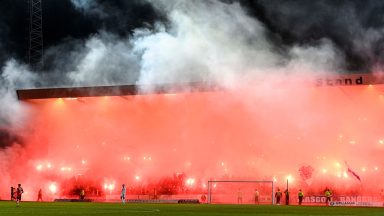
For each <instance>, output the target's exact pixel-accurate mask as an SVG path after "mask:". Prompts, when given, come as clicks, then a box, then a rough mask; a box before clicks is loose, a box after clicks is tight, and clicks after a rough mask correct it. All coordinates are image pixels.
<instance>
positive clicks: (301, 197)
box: [297, 189, 304, 205]
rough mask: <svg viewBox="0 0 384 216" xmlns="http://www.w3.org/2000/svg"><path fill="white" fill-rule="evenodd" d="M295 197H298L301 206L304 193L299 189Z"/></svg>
mask: <svg viewBox="0 0 384 216" xmlns="http://www.w3.org/2000/svg"><path fill="white" fill-rule="evenodd" d="M297 196H298V197H299V205H301V203H303V197H304V193H303V191H302V190H301V189H300V190H299V193H298V194H297Z"/></svg>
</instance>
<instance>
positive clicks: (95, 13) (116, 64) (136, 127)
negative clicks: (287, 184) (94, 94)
mask: <svg viewBox="0 0 384 216" xmlns="http://www.w3.org/2000/svg"><path fill="white" fill-rule="evenodd" d="M71 2H72V3H73V5H74V6H75V7H76V8H77V9H78V10H80V11H81V12H82V13H84V14H85V15H84V16H85V17H88V16H89V17H92V18H93V19H96V20H98V19H100V20H102V23H103V24H105V25H104V26H100V27H99V29H98V31H97V33H94V34H91V35H89V36H88V38H86V39H73V38H67V39H65V40H63V41H60V43H59V44H56V45H54V46H50V47H49V48H48V49H47V50H46V51H45V53H46V59H47V63H48V66H47V68H48V69H47V70H48V71H45V73H36V72H30V71H28V69H27V67H26V66H24V65H23V63H18V62H17V61H15V60H10V61H8V62H7V63H6V64H5V66H4V67H3V69H2V73H1V80H0V81H1V83H2V87H1V88H0V95H1V103H0V110H1V113H0V123H1V126H0V127H1V128H4V129H2V130H1V131H0V139H1V140H0V147H1V148H4V149H5V150H3V151H2V152H1V154H0V164H1V169H0V175H2V176H4V177H5V178H4V179H0V183H1V184H2V185H11V184H13V185H15V184H16V183H18V182H19V181H20V182H27V183H26V186H27V187H29V188H31V191H37V189H38V187H42V186H39V185H37V183H38V182H46V181H49V182H48V183H51V182H50V181H54V180H53V179H56V180H57V179H65V180H68V179H71V178H75V179H76V181H78V179H81V178H82V176H93V177H94V179H95V180H97V181H101V182H103V183H106V184H110V183H116V184H117V185H116V186H117V187H118V185H119V184H120V183H122V182H126V183H129V184H130V185H136V186H137V185H138V184H147V185H148V184H155V183H156V182H157V181H159V179H162V178H165V177H167V176H172V175H173V174H175V173H184V174H185V175H188V176H190V177H194V178H197V179H199V180H200V181H202V182H204V181H207V180H208V179H210V178H227V179H237V178H257V179H273V178H277V179H278V181H279V184H281V182H284V181H282V179H283V178H285V177H286V176H287V175H296V177H297V178H299V176H300V175H299V170H300V168H301V167H307V166H309V165H310V166H311V167H314V170H315V171H314V174H313V175H312V173H311V174H310V175H309V174H308V175H305V176H311V177H312V176H313V177H312V178H314V179H315V181H314V182H315V183H318V184H320V183H319V182H324V177H323V176H321V174H322V172H323V170H325V169H326V168H325V167H332V166H333V165H334V164H333V163H343V161H344V160H348V161H351V162H349V164H350V165H351V166H367V167H368V166H370V167H372V166H381V165H382V164H378V165H377V164H376V163H377V162H378V161H379V156H378V153H376V152H380V151H382V150H383V149H382V147H383V146H380V141H378V140H380V139H383V138H384V137H381V138H379V136H381V135H380V131H378V130H379V129H378V127H377V124H376V123H378V122H379V121H377V122H376V121H374V122H373V123H369V124H368V123H367V124H365V123H364V122H365V121H366V120H367V119H374V118H376V117H377V116H381V112H380V110H379V109H377V110H376V109H373V110H370V109H368V108H367V107H368V105H367V107H365V106H364V105H360V104H359V102H358V101H355V100H362V101H364V102H366V104H370V105H372V106H376V105H377V104H376V103H377V101H376V100H375V101H374V99H372V98H373V97H374V96H375V94H372V95H371V94H367V95H362V96H361V95H359V96H356V97H355V96H351V95H349V93H350V92H349V91H347V92H342V91H339V90H338V89H336V90H330V89H328V88H324V89H322V90H319V91H321V92H318V91H317V90H316V89H315V90H314V89H313V88H309V87H308V86H306V85H302V83H303V82H304V83H309V85H310V84H311V82H312V81H313V79H314V77H317V76H326V75H332V74H336V73H338V72H341V71H345V70H346V69H347V68H353V67H354V66H353V65H351V64H352V63H351V62H350V60H351V58H352V59H353V57H356V56H355V55H353V56H352V57H351V55H350V52H346V51H345V50H346V49H349V48H347V47H350V49H351V50H352V52H353V53H359V55H357V58H358V59H364V60H367V64H369V65H373V64H375V63H380V61H379V56H377V55H375V54H374V52H373V51H372V50H374V49H373V48H374V47H377V46H375V44H376V43H379V41H380V40H381V36H380V34H379V33H380V32H381V31H382V30H381V29H380V28H371V29H366V27H365V26H364V25H363V24H361V23H360V21H359V20H360V19H357V17H356V16H357V14H358V13H356V12H355V10H354V9H351V8H352V6H351V5H349V4H347V5H346V6H345V7H342V10H341V11H342V12H343V14H344V13H345V14H348V15H350V16H348V17H345V16H343V17H341V18H339V13H337V12H335V11H334V10H336V9H334V8H336V7H331V6H329V5H328V4H320V3H318V4H316V5H317V6H319V7H322V8H324V10H323V11H324V13H326V14H335V16H338V18H334V16H331V17H328V19H326V20H335V22H329V23H330V24H331V25H334V26H335V27H334V28H330V29H329V34H325V33H324V34H323V35H322V34H320V36H317V35H315V36H317V37H315V38H311V40H310V41H309V42H308V43H305V42H303V41H305V40H306V39H307V38H306V37H305V35H306V34H308V32H311V29H312V28H313V26H316V25H317V23H318V22H320V21H321V23H323V22H324V20H321V19H320V18H318V17H322V16H320V15H319V16H310V15H308V13H309V11H311V12H313V10H309V9H308V8H310V7H311V6H310V5H308V4H300V5H297V4H288V3H283V2H281V4H279V5H278V6H276V5H273V6H272V5H270V3H269V2H263V1H261V5H258V6H255V7H257V8H258V9H260V8H263V10H264V11H263V14H261V12H260V14H255V13H257V12H254V11H252V10H251V8H252V7H253V6H254V5H253V4H250V3H246V2H247V1H219V0H206V1H189V0H175V1H170V0H148V1H146V2H143V1H140V2H139V1H137V2H136V1H130V3H127V1H118V0H115V1H110V2H113V3H116V5H122V8H119V7H117V6H113V3H110V4H108V1H85V0H84V1H81V0H72V1H71ZM117 3H119V4H117ZM371 4H373V2H372V3H371ZM132 5H139V6H137V7H138V8H140V11H146V12H148V14H151V16H150V17H149V18H148V19H146V20H148V22H142V23H140V25H139V24H136V23H134V22H133V23H132V26H134V27H130V26H127V25H126V23H127V22H128V21H127V18H125V15H126V14H125V13H123V11H124V9H127V8H129V7H128V6H132ZM295 7H297V8H298V9H295ZM367 10H368V9H367ZM369 10H371V9H369ZM255 11H258V10H255ZM318 11H321V10H318ZM348 12H351V13H348ZM303 13H304V14H303ZM318 13H320V12H318ZM132 14H134V13H132ZM129 16H130V17H135V16H138V15H137V14H134V15H129ZM272 17H273V18H272ZM302 17H306V18H305V19H302ZM325 17H327V16H325ZM350 17H352V19H350ZM120 18H121V19H120ZM299 18H301V19H299ZM354 18H356V19H354ZM265 19H268V22H266V20H265ZM344 19H345V20H344ZM117 20H120V21H118V22H117ZM121 20H123V21H121ZM139 20H140V19H139ZM346 20H348V21H350V22H352V24H351V25H344V24H345V21H346ZM112 21H116V22H112ZM125 21H127V22H125ZM339 22H340V23H339ZM111 23H116V26H114V25H111ZM363 26H364V27H363ZM338 27H340V28H338ZM124 28H127V29H128V30H126V31H121V30H124ZM337 29H341V30H340V31H341V32H342V33H341V32H339V33H337V32H338V30H337ZM355 30H358V33H359V34H358V35H357V36H356V35H354V34H353V37H350V40H346V42H341V41H340V40H336V39H337V38H341V37H343V35H345V34H346V33H345V32H354V31H355ZM319 31H320V30H319ZM320 32H321V31H320ZM283 33H284V34H286V36H287V38H289V39H291V40H292V41H293V42H292V41H288V42H287V41H284V40H285V38H281V37H283V36H284V34H283ZM364 33H366V34H364ZM334 34H336V35H334ZM341 34H342V35H341ZM328 35H330V36H329V37H327V36H328ZM296 38H297V41H295V39H296ZM335 38H336V39H335ZM0 41H1V40H0ZM367 50H369V51H370V52H368V53H367V52H366V51H367ZM363 51H364V52H365V53H367V55H363V54H360V52H361V53H363ZM380 53H381V52H380ZM365 56H366V58H367V59H365ZM346 59H347V61H346ZM356 67H357V66H356ZM362 67H363V68H369V67H368V66H367V65H363V66H362ZM188 82H201V83H205V84H214V85H217V86H220V87H223V88H224V89H225V91H224V92H217V93H202V94H186V95H160V96H148V97H142V96H138V97H122V98H109V99H107V98H101V99H100V100H98V99H95V98H90V99H77V100H71V101H68V100H67V101H66V100H54V101H53V100H47V101H46V102H36V103H24V102H19V101H17V99H16V96H15V89H18V88H32V87H36V86H47V87H53V86H91V85H116V84H139V85H145V86H146V87H145V88H143V89H141V90H142V91H150V90H151V86H153V85H156V84H165V83H167V84H173V83H188ZM352 93H353V91H352ZM352 93H351V94H352ZM376 96H377V95H376ZM368 99H372V101H370V100H368ZM329 103H331V104H329ZM379 106H382V105H381V104H380V105H379ZM362 113H363V114H365V113H368V114H366V115H364V116H363V114H362ZM356 115H357V116H356ZM378 119H379V120H380V118H378ZM356 121H357V122H356ZM362 122H363V123H362ZM360 124H361V125H365V126H366V127H367V128H369V130H368V129H366V130H364V132H362V130H360V129H362V128H363V126H360ZM3 134H4V135H3ZM16 134H17V135H16ZM367 134H368V135H367ZM366 136H367V137H369V138H367V137H366ZM373 142H376V143H375V144H372V143H373ZM378 142H379V143H378ZM382 142H384V141H382ZM366 143H371V145H368V147H367V145H366ZM21 144H22V145H21ZM363 145H364V147H362V146H363ZM358 156H359V157H361V158H357V157H358ZM16 158H23V160H17V161H18V163H17V164H14V161H15V160H16ZM366 158H370V159H371V160H370V161H369V162H368V163H366V162H364V161H365V160H366ZM287 161H288V162H287ZM339 166H342V164H341V165H340V164H339ZM327 169H329V172H331V171H330V169H331V168H327ZM335 169H337V172H340V173H341V174H340V175H342V174H343V173H342V172H343V169H342V167H341V168H340V167H337V168H335ZM47 170H48V171H47ZM52 170H56V171H52ZM57 170H58V171H57ZM302 170H303V169H302ZM311 172H312V171H311ZM42 173H44V174H42ZM333 174H334V173H332V174H330V175H333ZM336 174H337V175H339V173H336ZM381 176H382V175H381ZM308 178H309V177H308ZM362 178H363V177H362ZM138 180H141V181H140V183H138ZM304 180H305V181H307V180H308V179H304ZM333 180H334V179H333V178H331V181H333ZM63 181H64V180H63ZM68 181H69V180H68ZM79 181H80V180H79ZM316 181H317V182H316ZM362 181H363V182H364V180H362ZM327 183H329V182H327ZM369 183H372V182H369ZM307 184H308V182H307ZM346 185H352V186H356V185H355V184H354V183H353V182H352V183H351V182H349V184H346ZM322 186H324V185H322ZM338 186H340V185H338ZM318 187H320V186H318ZM343 189H345V188H343ZM4 191H6V190H4ZM1 194H2V196H6V195H5V194H7V193H6V192H3V191H1ZM28 198H29V199H33V198H34V195H32V192H31V195H30V196H29V197H28Z"/></svg>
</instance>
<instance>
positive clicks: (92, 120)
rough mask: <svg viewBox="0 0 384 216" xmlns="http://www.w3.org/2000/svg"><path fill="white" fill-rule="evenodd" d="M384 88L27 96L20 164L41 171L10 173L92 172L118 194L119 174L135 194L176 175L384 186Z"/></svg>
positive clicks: (31, 177)
mask: <svg viewBox="0 0 384 216" xmlns="http://www.w3.org/2000/svg"><path fill="white" fill-rule="evenodd" d="M381 88H383V86H381V85H376V86H371V87H369V86H353V87H321V88H312V89H309V88H305V87H302V88H294V89H277V90H276V89H269V90H270V91H269V92H268V93H266V94H264V93H255V91H253V90H252V89H247V91H234V92H212V93H189V94H179V95H172V96H170V95H147V96H125V97H118V96H116V97H93V98H81V99H71V100H63V99H46V100H33V101H30V102H27V105H28V106H30V107H31V108H32V110H33V111H32V112H33V113H32V115H31V118H30V120H29V122H28V124H27V125H26V126H25V128H26V129H25V131H26V132H25V137H26V140H27V147H26V149H25V155H24V159H23V160H22V161H26V164H21V167H28V166H30V165H32V164H33V166H34V167H35V169H32V170H35V171H36V170H37V171H39V174H36V173H33V172H32V171H25V170H23V171H19V170H17V171H10V173H11V174H10V175H11V176H12V179H20V180H19V181H23V182H25V181H30V183H26V184H27V186H28V187H31V188H39V187H40V186H39V185H38V182H40V180H42V182H44V181H52V180H55V181H57V182H59V184H60V181H62V182H65V181H69V180H70V179H74V180H73V182H77V183H76V184H77V186H76V187H79V188H80V187H83V185H82V184H83V183H78V182H81V181H80V180H81V179H92V180H94V181H97V182H98V183H94V184H93V185H99V186H100V188H104V189H107V190H109V191H110V192H113V191H115V192H116V193H117V192H118V191H117V190H118V188H115V186H114V185H115V183H116V185H121V184H123V183H125V184H127V185H128V186H129V187H128V188H129V189H130V192H132V193H134V192H135V190H136V189H135V188H142V187H147V186H148V187H160V186H159V185H169V184H176V185H177V184H179V182H181V184H187V185H190V186H192V185H193V186H196V190H198V191H199V192H201V191H205V190H206V189H205V187H204V185H205V183H206V181H207V180H209V179H235V180H238V179H253V180H256V179H257V180H274V181H275V182H276V184H277V185H280V186H281V187H283V186H284V185H285V183H286V180H287V179H288V180H290V184H292V187H300V188H306V189H308V190H309V189H311V190H312V191H321V190H322V189H323V188H322V187H325V186H328V187H334V188H337V190H338V191H345V192H346V193H347V192H349V191H352V190H355V189H356V190H360V192H361V193H367V194H369V193H370V192H371V191H373V188H377V187H384V185H383V182H384V181H383V180H384V179H383V176H384V174H383V172H382V170H381V169H380V167H382V166H383V165H384V164H383V163H384V160H383V159H382V155H383V153H384V152H383V151H384V148H383V146H384V145H383V137H384V130H383V126H382V123H383V122H384V111H383V110H384V109H383V108H384V101H383V100H382V95H381V94H382V90H381ZM37 161H50V162H49V163H41V164H40V163H38V164H37ZM344 161H348V163H349V165H350V166H351V168H353V169H355V170H356V171H357V172H358V173H359V175H360V176H361V179H362V182H361V183H360V182H359V181H357V180H356V179H354V178H353V176H350V175H349V174H348V173H347V172H346V168H345V165H344ZM36 164H37V165H36ZM307 165H310V166H311V167H313V168H314V172H313V174H312V175H311V177H310V179H302V178H301V177H300V175H299V169H300V167H302V166H307ZM362 167H366V168H364V170H362ZM48 168H49V169H48ZM176 173H181V174H180V175H176ZM105 179H115V180H116V181H115V183H111V182H105ZM361 184H363V187H361ZM68 190H69V189H67V191H68ZM157 191H161V189H160V188H157ZM164 191H165V190H164ZM4 196H5V195H4Z"/></svg>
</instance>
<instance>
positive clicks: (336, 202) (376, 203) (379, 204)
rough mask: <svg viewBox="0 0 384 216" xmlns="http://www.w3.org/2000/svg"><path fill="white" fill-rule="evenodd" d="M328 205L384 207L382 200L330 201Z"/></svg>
mask: <svg viewBox="0 0 384 216" xmlns="http://www.w3.org/2000/svg"><path fill="white" fill-rule="evenodd" d="M329 205H330V206H360V207H361V206H366V207H384V203H382V202H348V201H332V202H329Z"/></svg>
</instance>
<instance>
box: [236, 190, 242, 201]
mask: <svg viewBox="0 0 384 216" xmlns="http://www.w3.org/2000/svg"><path fill="white" fill-rule="evenodd" d="M242 203H243V192H242V191H241V190H240V188H239V190H238V191H237V204H242Z"/></svg>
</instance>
